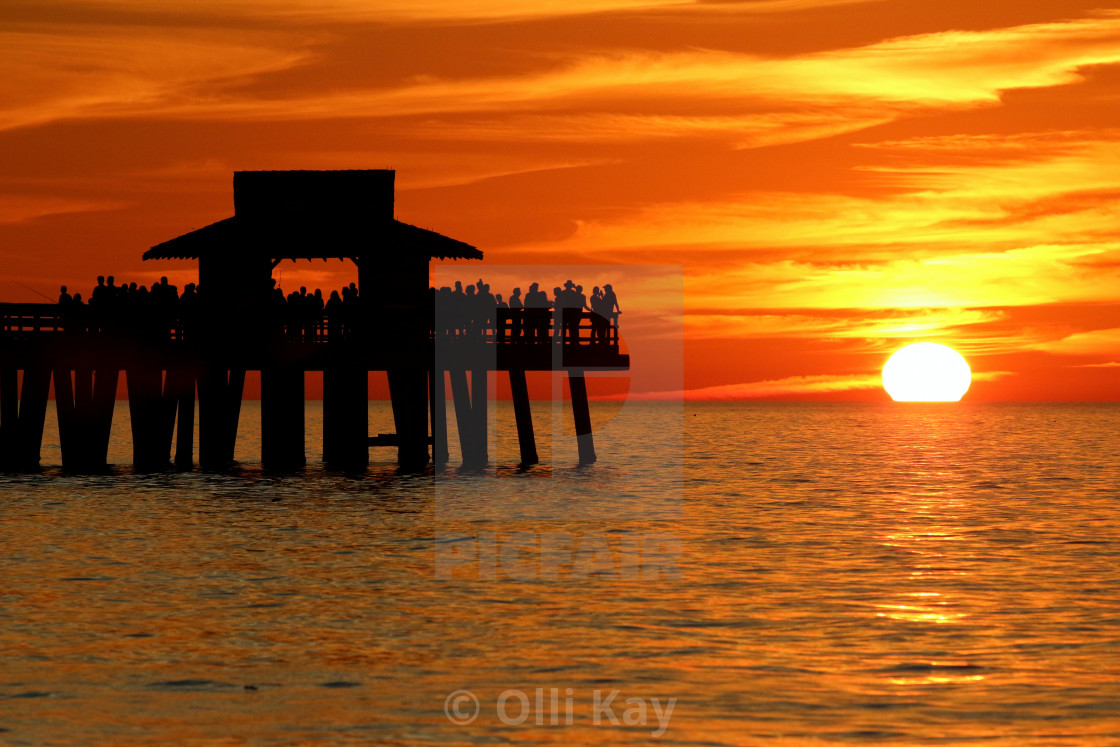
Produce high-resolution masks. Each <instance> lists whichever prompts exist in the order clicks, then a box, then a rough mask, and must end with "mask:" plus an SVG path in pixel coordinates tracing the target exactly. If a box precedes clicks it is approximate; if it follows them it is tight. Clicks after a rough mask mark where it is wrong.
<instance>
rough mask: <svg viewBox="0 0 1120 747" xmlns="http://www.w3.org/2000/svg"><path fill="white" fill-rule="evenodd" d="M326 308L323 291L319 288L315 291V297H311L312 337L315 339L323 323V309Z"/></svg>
mask: <svg viewBox="0 0 1120 747" xmlns="http://www.w3.org/2000/svg"><path fill="white" fill-rule="evenodd" d="M325 308H326V302H325V301H323V291H322V290H321V289H319V288H316V289H315V295H314V296H312V297H311V337H312V339H315V338H316V337H318V335H319V327H320V326H322V322H323V309H325Z"/></svg>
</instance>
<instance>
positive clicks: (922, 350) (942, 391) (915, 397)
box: [883, 342, 972, 402]
mask: <svg viewBox="0 0 1120 747" xmlns="http://www.w3.org/2000/svg"><path fill="white" fill-rule="evenodd" d="M971 383H972V371H971V370H970V369H969V367H968V363H967V362H965V359H964V358H963V357H962V356H961V354H960V353H958V352H957V351H956V350H953V349H952V348H951V347H948V346H947V345H941V344H938V343H936V342H916V343H914V344H912V345H907V346H906V347H904V348H901V349H900V350H898V351H896V352H895V354H894V355H892V356H891V357H890V360H888V361H887V364H886V365H885V366H883V388H884V389H886V390H887V394H889V395H891V399H893V400H894V401H895V402H956V401H958V400H960V398H961V397H963V396H964V393H965V392H967V391H968V387H969V384H971Z"/></svg>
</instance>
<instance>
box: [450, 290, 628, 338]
mask: <svg viewBox="0 0 1120 747" xmlns="http://www.w3.org/2000/svg"><path fill="white" fill-rule="evenodd" d="M432 293H433V300H434V306H435V310H436V319H435V322H436V323H435V330H436V332H437V333H439V334H442V335H446V336H449V337H455V336H467V337H470V336H473V337H481V336H483V335H486V334H488V333H489V331H493V334H494V336H495V337H496V338H497V339H498V340H499V341H522V342H530V343H535V344H541V343H546V342H551V341H552V340H556V341H560V342H565V343H569V344H578V342H579V340H580V334H579V328H580V322H581V321H582V320H583V319H588V320H589V321H590V326H591V338H590V342H591V344H606V343H608V342H609V341H610V329H611V328H612V327H615V328H617V326H618V315H619V314H620V313H621V312H622V309H621V308H619V305H618V297H617V296H616V295H615V292H614V288H613V287H612V286H611V285H609V284H607V285H604V286H603V287H602V288H600V287H599V286H595V287H594V288H592V290H591V296H590V297H588V296H587V295H586V294H585V293H584V292H583V286H582V285H576V284H575V283H574V282H572V281H571V280H567V281H565V283H564V285H563V286H557V287H555V288H553V289H552V298H551V299H549V297H548V293H546V292H545V291H543V290H541V288H540V284H539V283H533V284H531V285H530V286H529V290H528V291H527V292H526V293H525V295H524V296H522V294H521V288H514V289H513V292H512V293H510V295H509V298H508V299H504V298H503V297H502V295H501V294H500V293H498V294H494V293H491V292H490V285H489V284H487V283H485V282H483V281H482V279H481V278H480V279H479V280H478V282H477V283H474V284H471V285H467V286H465V287H464V286H463V283H462V282H461V281H456V282H455V287H454V288H451V287H449V286H443V287H441V288H439V289H438V290H436V289H434V288H433V289H432ZM550 330H551V335H550Z"/></svg>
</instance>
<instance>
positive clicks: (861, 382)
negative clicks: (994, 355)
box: [599, 371, 1015, 402]
mask: <svg viewBox="0 0 1120 747" xmlns="http://www.w3.org/2000/svg"><path fill="white" fill-rule="evenodd" d="M1014 375H1015V374H1014V373H1013V372H1011V371H981V372H977V371H974V372H973V373H972V380H973V382H976V381H995V380H997V379H1002V378H1005V377H1008V376H1014ZM882 387H883V377H882V373H881V372H875V373H865V374H817V375H810V376H789V377H785V378H781V379H767V380H764V381H750V382H743V383H738V384H720V385H717V386H706V387H700V388H698V389H683V390H673V391H658V392H629V393H625V394H611V395H605V396H603V397H601V398H599V399H610V400H618V399H629V400H639V401H668V402H676V401H685V402H707V401H730V400H744V399H759V398H763V397H783V396H790V397H793V396H798V395H806V394H828V393H838V392H850V391H858V390H867V389H880V390H881V389H882Z"/></svg>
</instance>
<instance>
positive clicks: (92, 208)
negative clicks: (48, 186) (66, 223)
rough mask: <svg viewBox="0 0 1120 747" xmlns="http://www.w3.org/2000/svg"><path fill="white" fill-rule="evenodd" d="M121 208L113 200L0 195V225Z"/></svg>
mask: <svg viewBox="0 0 1120 747" xmlns="http://www.w3.org/2000/svg"><path fill="white" fill-rule="evenodd" d="M121 207H124V203H123V202H120V201H115V200H96V199H86V198H68V197H56V196H49V195H48V196H33V195H14V194H7V195H0V224H9V225H11V224H17V223H26V222H28V221H32V220H36V219H38V218H45V217H47V216H51V215H65V214H68V213H90V212H99V211H104V210H116V209H119V208H121Z"/></svg>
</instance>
